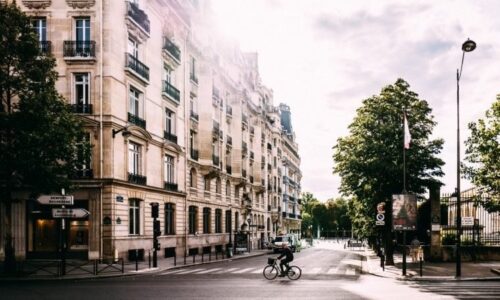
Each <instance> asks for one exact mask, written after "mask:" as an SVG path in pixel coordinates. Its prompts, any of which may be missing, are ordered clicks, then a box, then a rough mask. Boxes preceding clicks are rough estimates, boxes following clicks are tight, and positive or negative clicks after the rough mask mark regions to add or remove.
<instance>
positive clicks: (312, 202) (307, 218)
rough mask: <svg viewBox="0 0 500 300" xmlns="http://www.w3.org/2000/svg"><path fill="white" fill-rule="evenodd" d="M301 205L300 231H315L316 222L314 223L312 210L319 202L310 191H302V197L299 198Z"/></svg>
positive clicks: (310, 232)
mask: <svg viewBox="0 0 500 300" xmlns="http://www.w3.org/2000/svg"><path fill="white" fill-rule="evenodd" d="M300 201H301V206H302V222H301V225H300V227H301V231H302V232H304V233H307V234H312V232H315V231H314V230H316V228H317V227H316V226H317V223H315V221H314V218H313V215H312V211H313V208H314V206H316V205H318V204H320V202H319V201H318V199H316V198H315V197H314V195H313V194H312V193H309V192H304V193H302V197H301V199H300Z"/></svg>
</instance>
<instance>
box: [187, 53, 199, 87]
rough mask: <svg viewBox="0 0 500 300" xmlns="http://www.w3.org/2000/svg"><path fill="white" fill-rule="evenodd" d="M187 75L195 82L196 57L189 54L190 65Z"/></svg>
mask: <svg viewBox="0 0 500 300" xmlns="http://www.w3.org/2000/svg"><path fill="white" fill-rule="evenodd" d="M189 75H190V76H189V77H190V78H191V79H192V80H194V81H195V82H197V78H196V59H195V58H194V57H192V56H191V63H190V66H189Z"/></svg>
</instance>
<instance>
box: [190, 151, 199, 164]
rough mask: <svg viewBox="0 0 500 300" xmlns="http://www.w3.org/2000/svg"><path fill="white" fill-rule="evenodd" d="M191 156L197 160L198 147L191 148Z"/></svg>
mask: <svg viewBox="0 0 500 300" xmlns="http://www.w3.org/2000/svg"><path fill="white" fill-rule="evenodd" d="M191 158H192V159H193V160H196V161H197V160H198V158H199V156H198V149H191Z"/></svg>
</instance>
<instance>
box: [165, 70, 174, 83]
mask: <svg viewBox="0 0 500 300" xmlns="http://www.w3.org/2000/svg"><path fill="white" fill-rule="evenodd" d="M163 70H164V72H163V74H164V75H163V76H164V77H165V81H166V82H168V83H170V84H172V85H173V84H174V82H175V78H174V72H173V71H172V70H171V69H170V68H166V67H164V68H163Z"/></svg>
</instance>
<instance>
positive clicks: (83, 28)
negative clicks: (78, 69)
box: [75, 18, 90, 56]
mask: <svg viewBox="0 0 500 300" xmlns="http://www.w3.org/2000/svg"><path fill="white" fill-rule="evenodd" d="M75 39H76V53H77V55H79V56H88V55H90V18H77V19H75Z"/></svg>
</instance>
